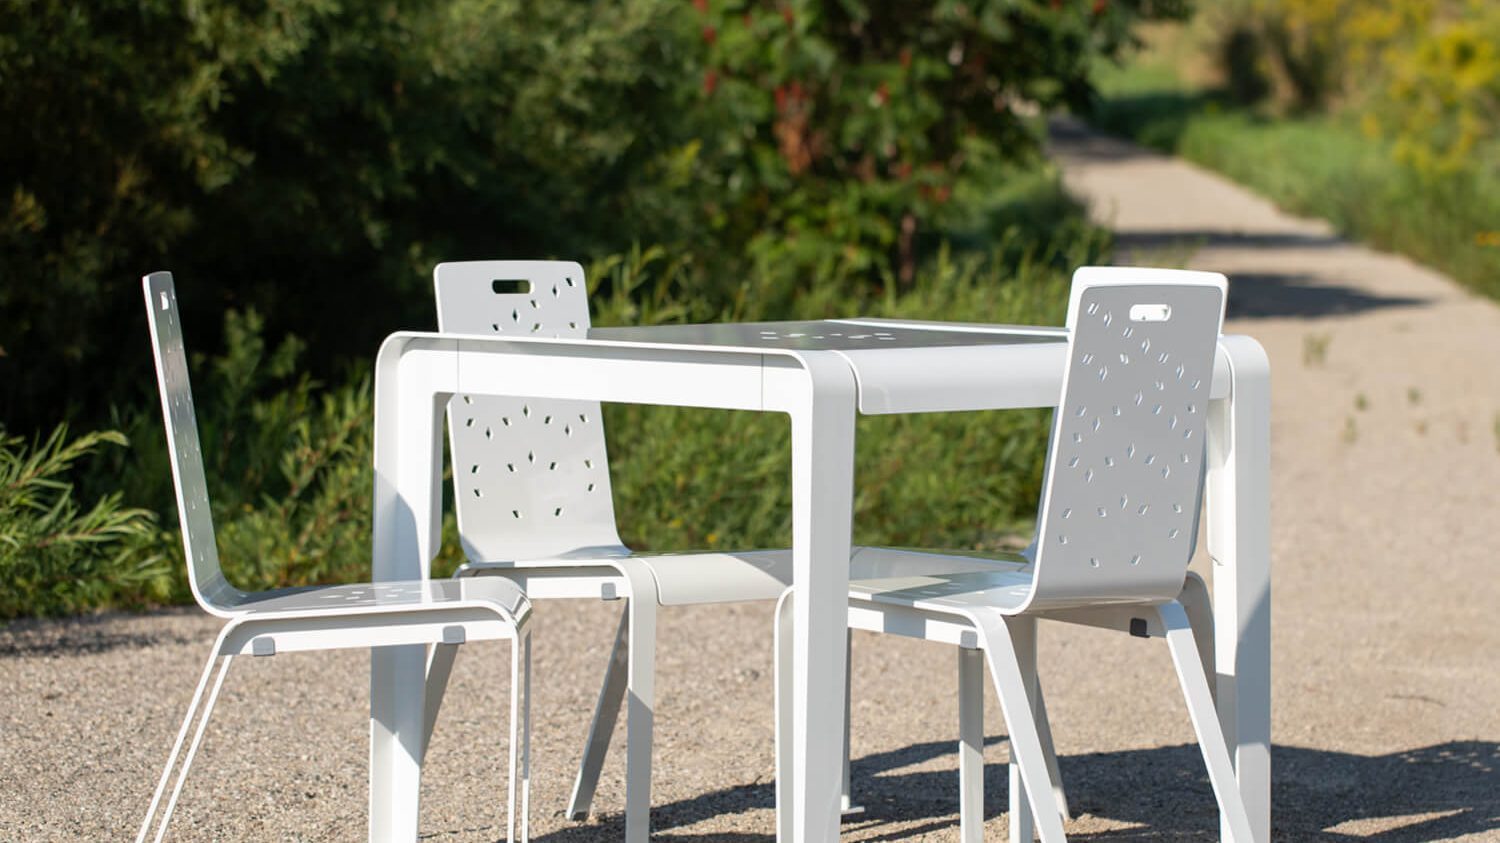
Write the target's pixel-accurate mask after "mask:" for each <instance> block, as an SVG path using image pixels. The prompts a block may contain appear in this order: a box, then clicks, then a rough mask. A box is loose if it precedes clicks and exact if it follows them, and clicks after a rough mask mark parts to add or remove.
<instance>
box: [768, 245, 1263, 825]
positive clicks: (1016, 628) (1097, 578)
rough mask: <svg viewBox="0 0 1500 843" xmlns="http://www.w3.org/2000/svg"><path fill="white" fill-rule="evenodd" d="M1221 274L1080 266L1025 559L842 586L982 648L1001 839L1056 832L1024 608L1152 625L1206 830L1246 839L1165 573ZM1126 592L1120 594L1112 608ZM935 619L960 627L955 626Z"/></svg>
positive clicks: (1192, 458)
mask: <svg viewBox="0 0 1500 843" xmlns="http://www.w3.org/2000/svg"><path fill="white" fill-rule="evenodd" d="M1226 287H1227V285H1226V283H1225V281H1224V279H1223V277H1222V276H1219V275H1215V274H1210V273H1182V272H1167V271H1154V270H1133V269H1132V270H1123V269H1109V270H1096V269H1084V270H1080V271H1079V272H1078V273H1077V274H1076V275H1075V277H1074V289H1073V294H1072V300H1071V302H1070V307H1069V325H1070V329H1071V331H1070V341H1069V345H1068V355H1069V357H1068V367H1067V370H1066V371H1065V374H1064V379H1063V388H1062V394H1061V398H1060V401H1059V407H1058V411H1057V413H1056V415H1055V418H1054V426H1053V438H1052V443H1051V448H1050V450H1049V455H1048V461H1047V473H1046V476H1045V491H1044V493H1043V500H1042V505H1041V515H1040V519H1039V530H1038V532H1039V535H1038V539H1037V541H1036V542H1035V543H1034V544H1033V548H1034V551H1033V552H1034V557H1033V558H1027V557H1024V556H1023V557H1020V558H1015V557H1011V558H1003V559H996V560H995V561H994V563H993V566H994V567H993V568H992V569H991V570H975V569H974V567H973V564H974V563H973V560H972V559H971V558H963V557H955V563H956V565H955V570H954V571H953V572H952V573H949V574H929V575H923V576H916V577H912V576H898V577H892V578H883V579H872V580H864V581H855V582H851V584H850V594H851V599H852V601H853V602H852V607H851V608H857V609H858V611H851V613H850V623H851V626H859V627H863V628H865V629H870V630H873V631H882V632H890V633H895V634H904V635H908V636H913V637H920V638H928V639H931V640H945V641H948V642H950V643H956V644H958V645H959V646H960V647H975V646H977V647H978V648H979V649H981V650H983V651H984V652H985V655H986V658H987V659H988V662H989V664H990V668H991V671H992V673H993V675H994V679H995V682H996V690H997V692H998V693H999V696H1000V700H1001V703H1002V707H1003V708H1004V711H1005V718H1006V723H1007V728H1008V731H1009V732H1010V733H1011V736H1012V757H1013V767H1012V770H1011V829H1012V834H1013V837H1012V839H1013V840H1015V841H1029V840H1030V839H1031V834H1032V831H1033V829H1035V831H1036V832H1037V833H1038V834H1040V836H1041V838H1042V840H1043V841H1048V843H1053V842H1054V841H1061V840H1063V839H1064V833H1063V828H1062V825H1061V822H1060V820H1061V817H1062V813H1063V812H1062V811H1059V810H1058V805H1057V804H1055V803H1054V801H1053V800H1048V799H1044V798H1041V797H1040V795H1041V794H1049V793H1051V792H1052V791H1053V789H1054V785H1055V783H1056V782H1055V767H1054V768H1053V769H1051V770H1049V769H1048V764H1047V761H1048V758H1047V757H1046V752H1045V746H1044V742H1043V740H1042V738H1041V734H1042V733H1044V732H1045V731H1046V729H1045V726H1044V724H1045V720H1044V718H1043V716H1042V715H1041V712H1040V711H1039V710H1038V703H1039V700H1040V697H1039V690H1038V689H1036V688H1035V684H1034V683H1035V681H1036V679H1035V664H1034V658H1035V656H1034V648H1035V638H1034V635H1035V633H1034V627H1035V623H1036V621H1035V618H1037V617H1051V618H1053V619H1055V620H1066V621H1072V622H1080V623H1088V624H1092V625H1099V626H1106V627H1108V626H1114V625H1117V624H1124V628H1125V629H1126V630H1127V631H1129V632H1131V633H1132V634H1135V635H1158V636H1161V635H1165V637H1166V638H1167V639H1168V643H1169V644H1170V645H1171V649H1172V655H1173V661H1174V664H1175V666H1176V667H1177V671H1178V675H1179V679H1180V681H1181V683H1182V687H1183V693H1184V697H1185V699H1186V700H1187V703H1188V707H1189V711H1190V714H1191V716H1192V720H1193V724H1194V727H1195V729H1196V731H1197V733H1198V738H1199V745H1200V748H1201V750H1202V752H1203V756H1204V760H1205V762H1206V763H1207V765H1208V768H1209V773H1210V778H1211V779H1212V781H1213V784H1214V790H1215V796H1216V798H1217V800H1218V802H1219V807H1220V811H1221V816H1222V818H1223V832H1224V836H1225V838H1226V839H1228V840H1232V841H1241V843H1248V841H1252V840H1256V839H1260V838H1258V837H1257V836H1256V834H1255V832H1254V831H1253V830H1252V826H1251V822H1250V819H1249V814H1248V812H1247V810H1246V805H1245V799H1244V797H1243V796H1242V795H1241V793H1240V790H1239V789H1238V787H1237V786H1236V783H1235V780H1234V768H1233V765H1232V762H1231V759H1230V755H1229V750H1228V745H1227V742H1226V740H1225V738H1224V734H1223V732H1222V730H1221V728H1220V724H1219V720H1218V716H1217V715H1216V713H1215V711H1214V703H1213V700H1212V699H1211V697H1210V695H1209V692H1208V684H1207V683H1208V680H1207V674H1206V671H1205V669H1204V663H1203V661H1204V660H1203V653H1202V648H1200V647H1199V646H1197V644H1196V642H1195V640H1194V637H1193V633H1192V631H1191V628H1190V627H1189V624H1188V615H1187V613H1185V612H1184V610H1183V607H1182V606H1181V605H1180V604H1179V603H1178V602H1177V600H1176V599H1175V598H1176V597H1177V596H1178V595H1179V593H1182V594H1183V597H1184V598H1185V599H1187V598H1193V599H1194V600H1195V601H1196V600H1197V595H1200V594H1201V588H1196V587H1195V588H1189V589H1188V590H1187V591H1184V590H1183V585H1184V580H1185V578H1186V575H1187V564H1188V561H1189V558H1190V556H1191V553H1192V549H1193V543H1194V541H1195V532H1196V528H1197V516H1198V511H1199V503H1200V501H1201V494H1202V488H1203V484H1204V478H1205V470H1206V465H1205V459H1204V445H1203V441H1204V439H1205V438H1206V436H1205V434H1206V424H1205V419H1206V417H1207V400H1208V397H1209V388H1208V387H1209V381H1210V380H1211V378H1212V369H1213V365H1214V363H1213V360H1214V354H1215V347H1216V343H1217V340H1218V334H1219V329H1220V327H1221V325H1222V321H1223V311H1224V298H1225V294H1226ZM957 563H962V564H963V565H965V566H967V567H966V568H959V567H958V566H957ZM1128 606H1135V607H1137V608H1136V609H1135V610H1134V611H1132V612H1127V613H1125V614H1122V613H1121V612H1120V611H1119V610H1120V609H1121V608H1122V607H1128ZM1092 607H1099V608H1098V609H1096V610H1094V611H1092V612H1091V608H1092ZM1048 610H1052V611H1053V612H1057V610H1065V611H1063V612H1061V613H1060V614H1058V613H1054V614H1050V615H1049V614H1048ZM944 617H946V618H949V619H950V620H951V621H956V622H958V623H959V624H960V625H964V624H966V625H969V626H970V628H971V629H972V637H968V636H966V635H965V634H964V633H963V632H962V630H961V627H960V629H959V630H957V631H955V630H954V628H953V626H952V624H951V623H945V622H943V620H942V619H943V618H944ZM1148 619H1149V620H1148ZM1117 628H1118V627H1117ZM779 663H780V662H778V664H779ZM965 664H967V662H965ZM960 679H961V681H960V694H961V695H962V697H963V699H962V700H961V702H960V710H961V711H962V712H964V713H965V716H964V718H963V720H964V723H963V724H961V730H960V731H961V734H962V737H961V747H960V753H961V756H962V757H963V759H964V760H965V761H966V762H970V763H965V764H962V765H961V793H962V794H963V802H964V803H965V804H966V805H972V804H974V802H975V801H976V799H977V797H976V795H975V789H976V788H980V787H982V776H981V774H980V773H979V772H978V770H977V767H978V765H977V764H975V763H972V756H973V755H974V749H973V747H972V742H973V741H972V736H971V735H970V734H969V733H970V731H971V730H972V726H971V725H969V724H970V721H971V719H972V717H973V716H974V715H973V711H975V710H976V707H977V706H978V705H979V701H978V700H977V699H974V697H976V696H977V695H978V691H977V685H976V683H975V682H974V681H973V678H972V675H971V671H970V670H968V669H965V670H962V671H961V677H960ZM784 708H785V704H782V705H781V706H779V707H778V711H782V710H783V709H784ZM780 729H781V727H780V726H779V727H778V733H779V732H780ZM1039 748H1041V749H1043V751H1042V752H1038V749H1039ZM1057 795H1058V796H1060V792H1059V793H1058V794H1057ZM1059 801H1060V800H1059ZM1064 810H1065V809H1064ZM980 821H982V817H980V816H978V812H977V811H973V810H966V811H964V812H963V816H962V823H963V825H964V826H965V828H964V829H963V836H964V839H966V840H968V839H979V835H980V832H979V831H978V830H977V829H976V828H975V823H977V822H980ZM1033 824H1034V825H1033Z"/></svg>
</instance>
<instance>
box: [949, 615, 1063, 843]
mask: <svg viewBox="0 0 1500 843" xmlns="http://www.w3.org/2000/svg"><path fill="white" fill-rule="evenodd" d="M970 620H971V621H972V622H973V623H974V625H975V627H976V628H977V629H978V631H979V634H980V637H981V639H982V643H983V646H984V654H985V660H986V661H987V662H988V663H989V668H990V675H991V677H992V678H993V680H994V682H995V692H996V695H997V696H999V697H1000V710H1001V712H1002V713H1003V714H1004V715H1005V729H1006V732H1007V733H1009V735H1010V753H1011V758H1012V759H1013V763H1015V764H1016V765H1017V768H1018V769H1017V778H1019V779H1020V780H1021V784H1022V787H1021V788H1020V789H1019V790H1020V792H1022V793H1025V795H1026V807H1028V808H1030V811H1031V817H1032V818H1033V820H1034V822H1035V825H1036V829H1037V830H1038V831H1039V832H1040V833H1041V838H1042V843H1063V841H1065V840H1066V839H1067V837H1066V835H1065V834H1064V832H1063V825H1062V814H1061V813H1060V812H1059V811H1058V810H1057V801H1056V798H1055V797H1054V796H1053V788H1052V777H1051V776H1050V775H1049V774H1048V772H1047V756H1046V754H1045V753H1044V752H1043V751H1042V740H1041V737H1040V735H1038V734H1037V728H1036V716H1035V714H1034V708H1033V705H1034V703H1033V701H1032V696H1031V694H1030V691H1029V685H1030V683H1029V682H1028V678H1027V673H1026V671H1025V670H1024V669H1023V666H1022V665H1023V662H1022V660H1021V659H1022V657H1021V654H1020V652H1018V651H1019V649H1020V648H1019V647H1018V646H1017V644H1018V642H1017V640H1016V639H1017V637H1021V638H1023V640H1024V636H1025V635H1026V624H1034V623H1035V620H1033V619H1031V618H1005V617H1001V616H999V615H995V614H989V613H983V614H976V615H975V616H974V617H972V618H971V619H970ZM1018 631H1019V633H1020V635H1019V636H1018V635H1017V632H1018ZM1031 675H1032V676H1034V675H1035V672H1034V671H1033V672H1032V673H1031ZM1016 792H1017V790H1016V789H1015V788H1012V793H1016ZM1011 823H1012V826H1011V840H1012V841H1015V840H1017V837H1016V827H1015V824H1016V817H1015V816H1014V815H1013V816H1012V817H1011Z"/></svg>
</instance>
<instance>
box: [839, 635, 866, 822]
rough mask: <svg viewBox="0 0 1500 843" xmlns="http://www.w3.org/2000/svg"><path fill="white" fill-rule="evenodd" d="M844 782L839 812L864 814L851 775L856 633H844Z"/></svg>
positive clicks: (845, 814) (848, 814) (847, 814)
mask: <svg viewBox="0 0 1500 843" xmlns="http://www.w3.org/2000/svg"><path fill="white" fill-rule="evenodd" d="M844 635H845V638H844V781H843V792H842V795H841V796H840V798H839V810H840V811H841V812H842V813H843V814H844V816H846V817H847V816H851V815H854V814H862V813H864V811H865V809H864V806H856V805H855V804H854V788H853V786H852V779H853V777H852V776H851V775H850V765H849V752H850V747H849V729H850V726H851V723H852V720H853V714H854V694H853V691H854V666H853V665H854V631H853V630H850V631H849V632H846V633H844Z"/></svg>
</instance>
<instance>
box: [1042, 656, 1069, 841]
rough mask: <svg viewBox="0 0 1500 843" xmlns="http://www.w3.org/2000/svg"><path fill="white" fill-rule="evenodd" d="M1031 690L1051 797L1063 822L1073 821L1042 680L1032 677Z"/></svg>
mask: <svg viewBox="0 0 1500 843" xmlns="http://www.w3.org/2000/svg"><path fill="white" fill-rule="evenodd" d="M1032 679H1033V682H1032V688H1033V689H1035V691H1036V732H1037V735H1038V736H1039V737H1040V738H1041V739H1042V753H1043V754H1045V755H1046V756H1047V775H1049V776H1051V777H1052V795H1053V796H1054V797H1056V798H1057V810H1058V813H1060V814H1062V818H1063V820H1065V821H1066V820H1071V819H1073V812H1072V811H1069V810H1068V792H1067V790H1066V789H1065V788H1064V787H1063V780H1062V768H1061V767H1060V766H1058V763H1057V746H1056V745H1055V744H1053V742H1052V723H1051V722H1050V721H1048V720H1047V697H1046V695H1044V694H1043V693H1042V680H1041V678H1040V677H1038V676H1036V675H1035V674H1033V675H1032Z"/></svg>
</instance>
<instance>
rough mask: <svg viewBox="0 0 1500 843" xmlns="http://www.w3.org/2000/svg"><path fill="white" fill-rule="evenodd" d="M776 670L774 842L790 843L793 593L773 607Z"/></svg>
mask: <svg viewBox="0 0 1500 843" xmlns="http://www.w3.org/2000/svg"><path fill="white" fill-rule="evenodd" d="M773 637H774V644H773V646H774V647H775V649H776V670H775V672H774V682H775V694H776V840H777V841H778V843H791V841H792V839H793V837H794V835H793V830H792V798H793V797H792V794H793V793H795V791H794V790H793V788H792V770H793V767H794V765H793V763H792V717H793V712H794V711H795V708H794V701H793V699H792V593H791V592H790V591H788V592H786V593H785V594H783V595H782V596H781V600H780V601H778V602H777V604H776V624H775V633H774V636H773Z"/></svg>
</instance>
